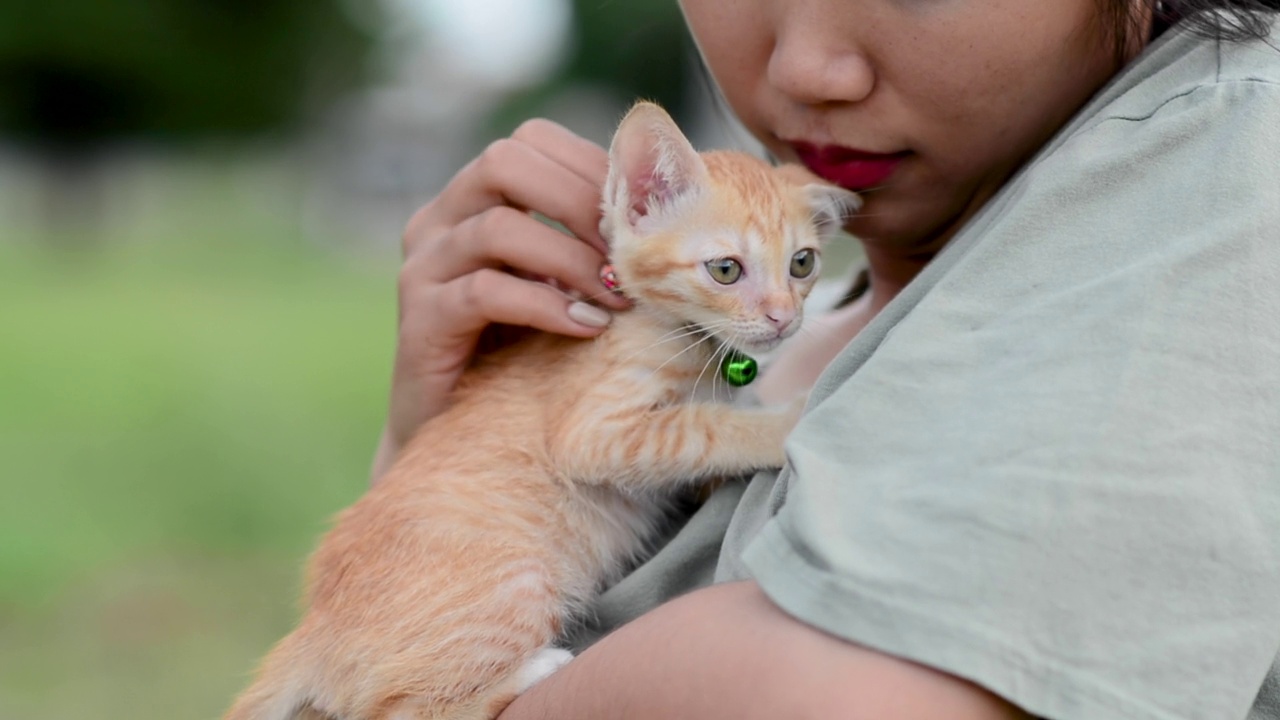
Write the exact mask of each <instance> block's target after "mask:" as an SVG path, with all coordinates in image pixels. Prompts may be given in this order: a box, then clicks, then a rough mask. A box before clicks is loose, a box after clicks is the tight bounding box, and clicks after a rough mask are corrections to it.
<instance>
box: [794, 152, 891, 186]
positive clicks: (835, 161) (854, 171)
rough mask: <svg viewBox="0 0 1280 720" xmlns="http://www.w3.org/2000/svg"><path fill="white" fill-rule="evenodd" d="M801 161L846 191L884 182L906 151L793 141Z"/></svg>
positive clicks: (818, 174) (821, 176) (816, 173)
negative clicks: (869, 150) (878, 151)
mask: <svg viewBox="0 0 1280 720" xmlns="http://www.w3.org/2000/svg"><path fill="white" fill-rule="evenodd" d="M791 147H792V148H794V149H795V151H796V155H798V156H799V157H800V162H802V163H804V166H805V167H807V168H809V170H811V171H813V173H814V174H815V175H817V176H818V177H820V178H822V179H823V180H826V181H828V182H832V183H835V184H836V185H839V186H840V187H842V188H845V189H846V190H853V191H862V190H870V189H871V188H874V187H877V186H879V185H883V184H884V183H885V181H886V180H888V179H889V177H890V176H892V175H893V172H894V171H895V170H897V169H898V166H899V165H900V164H902V161H903V160H904V159H906V157H907V155H909V154H910V153H909V152H900V153H892V154H885V153H873V152H867V151H865V150H857V149H854V148H847V147H844V146H842V145H814V144H812V143H806V142H793V143H791Z"/></svg>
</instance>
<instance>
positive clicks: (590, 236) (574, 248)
mask: <svg viewBox="0 0 1280 720" xmlns="http://www.w3.org/2000/svg"><path fill="white" fill-rule="evenodd" d="M607 170H608V155H607V153H606V152H605V150H604V149H603V148H601V147H599V146H597V145H595V144H594V143H591V142H589V141H587V140H584V139H583V138H580V137H578V136H576V135H574V134H573V133H571V132H569V131H568V130H566V129H565V128H563V127H561V126H559V125H556V124H555V123H552V122H549V121H546V120H531V121H529V122H526V123H524V124H523V125H521V126H520V128H519V129H517V130H516V131H515V133H513V134H512V136H511V137H510V138H504V139H502V140H498V141H496V142H494V143H492V144H491V145H489V147H488V148H486V149H485V150H484V151H483V152H482V153H481V154H480V155H479V156H478V157H476V158H475V159H474V160H472V161H471V162H470V163H468V164H467V165H466V166H465V167H463V168H462V169H461V170H460V171H458V174H457V175H455V176H454V177H453V179H452V180H451V181H450V182H449V184H448V185H447V186H446V187H445V188H444V190H442V191H441V192H440V194H439V195H438V196H436V198H435V199H433V200H431V201H430V202H428V203H427V204H426V205H425V206H424V207H423V208H422V209H420V210H419V211H418V212H417V213H415V214H414V216H413V218H412V219H411V220H410V221H409V225H408V227H407V228H406V230H405V234H404V258H405V259H404V265H403V267H402V269H401V271H400V281H399V311H400V312H399V332H398V338H397V347H396V356H395V367H394V371H393V375H392V381H391V398H390V409H389V412H388V417H387V425H386V428H385V430H384V432H383V437H382V441H381V444H380V446H379V448H378V455H377V459H376V460H375V462H374V469H373V478H374V479H375V480H376V479H377V478H378V477H380V476H381V475H382V473H383V472H384V471H385V470H386V469H387V468H388V467H389V466H390V463H391V461H392V460H393V459H394V457H395V455H396V454H397V453H398V452H399V450H400V448H402V447H403V446H404V443H405V442H407V441H408V439H409V437H410V436H411V435H412V434H413V432H414V431H415V430H417V428H418V427H419V426H421V425H422V423H424V422H426V421H427V420H428V419H430V418H431V417H433V416H435V415H436V414H437V413H439V412H440V411H441V410H442V409H444V405H445V403H446V401H447V398H448V395H449V392H450V391H451V390H452V389H453V387H454V384H455V383H456V382H457V380H458V377H459V376H460V375H461V374H462V371H463V370H464V369H465V368H466V367H467V365H468V363H470V361H471V358H472V356H473V355H474V354H475V352H476V348H477V344H478V343H479V342H480V341H481V337H482V335H483V336H484V340H485V343H484V345H485V349H490V346H491V345H501V344H503V343H504V342H509V340H510V338H511V336H512V334H513V333H512V332H511V331H513V330H515V331H517V334H518V331H519V330H521V329H527V328H536V329H539V330H545V331H548V332H554V333H561V334H564V335H572V336H576V337H591V336H594V335H597V334H599V333H600V332H601V331H602V330H603V328H604V327H605V326H606V325H607V324H608V322H609V315H608V313H606V312H604V311H603V310H601V309H599V308H596V307H594V306H591V305H588V304H586V303H583V302H577V301H575V300H574V299H573V298H572V297H570V296H569V295H568V294H566V292H565V290H573V291H577V292H578V293H580V294H581V295H582V296H584V297H586V298H589V299H598V300H599V301H600V302H601V303H602V304H604V305H605V306H607V307H610V308H613V309H622V308H624V307H626V302H625V301H624V300H622V299H621V298H619V297H617V296H615V295H613V294H612V293H610V292H608V291H607V290H606V289H605V287H604V286H603V285H602V284H601V282H600V279H599V269H600V266H601V264H602V263H604V261H605V253H606V248H605V243H604V240H603V239H601V237H600V234H599V230H598V225H599V221H600V208H599V206H600V192H601V188H602V187H603V185H604V180H605V176H606V173H607ZM531 213H538V214H540V215H543V216H545V217H547V218H550V219H552V220H555V221H557V222H559V223H560V224H561V225H563V226H564V227H565V228H567V229H568V230H569V232H571V233H573V235H572V236H570V235H567V234H565V233H563V232H561V231H559V230H557V229H555V228H553V227H551V226H550V225H548V224H546V223H544V222H542V221H540V220H539V219H537V218H536V217H534V216H533V215H532V214H531ZM562 288H563V289H564V290H562ZM503 326H507V327H503Z"/></svg>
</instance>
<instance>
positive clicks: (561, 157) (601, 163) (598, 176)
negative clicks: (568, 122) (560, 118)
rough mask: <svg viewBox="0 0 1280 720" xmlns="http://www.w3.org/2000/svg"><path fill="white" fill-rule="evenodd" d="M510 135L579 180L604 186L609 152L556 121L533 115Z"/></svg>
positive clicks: (607, 171)
mask: <svg viewBox="0 0 1280 720" xmlns="http://www.w3.org/2000/svg"><path fill="white" fill-rule="evenodd" d="M511 137H512V138H514V139H516V140H519V141H521V142H523V143H525V144H527V145H530V146H532V147H534V148H537V149H538V150H539V151H541V152H542V153H543V154H544V155H546V156H547V157H549V158H551V159H552V160H554V161H555V162H558V163H560V164H561V165H563V166H565V167H567V168H569V169H570V170H572V171H573V172H574V173H576V174H577V175H578V176H579V177H581V178H582V179H583V180H586V181H587V182H588V183H591V184H592V185H595V186H596V187H604V181H605V178H606V176H607V175H608V174H609V153H608V151H606V150H605V149H604V148H602V147H600V146H599V145H597V144H595V143H593V142H591V141H590V140H587V139H586V138H584V137H580V136H578V135H576V134H574V133H573V132H572V131H571V130H569V129H568V128H566V127H564V126H563V125H560V124H558V123H554V122H551V121H550V120H544V119H542V118H535V119H533V120H527V121H525V122H524V123H521V125H520V127H518V128H516V131H515V132H514V133H512V134H511Z"/></svg>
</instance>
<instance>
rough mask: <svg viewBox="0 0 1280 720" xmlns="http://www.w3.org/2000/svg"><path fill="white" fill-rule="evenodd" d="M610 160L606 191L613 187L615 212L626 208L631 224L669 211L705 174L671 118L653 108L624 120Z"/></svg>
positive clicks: (634, 111) (645, 106) (645, 107)
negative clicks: (663, 211)
mask: <svg viewBox="0 0 1280 720" xmlns="http://www.w3.org/2000/svg"><path fill="white" fill-rule="evenodd" d="M609 155H610V163H611V166H610V170H609V173H610V179H609V181H608V182H607V184H606V188H607V189H609V188H612V194H611V195H610V197H611V199H612V202H614V203H616V204H615V205H614V207H626V209H627V216H628V218H629V220H630V221H631V222H632V223H634V222H635V221H637V220H639V219H640V218H642V217H645V216H647V215H649V214H650V213H651V212H653V211H654V210H655V209H658V208H666V207H669V206H670V205H671V203H672V202H673V201H674V200H675V199H676V198H677V197H679V196H680V195H681V194H683V193H685V192H686V191H688V190H689V189H690V188H692V187H693V186H695V185H696V184H698V183H699V182H700V181H701V179H702V177H703V176H704V175H705V174H706V166H705V165H704V164H703V162H702V158H701V157H699V156H698V153H697V151H696V150H694V149H693V146H692V145H690V144H689V141H688V140H687V139H685V137H684V134H683V133H681V132H680V129H679V128H678V127H676V124H675V121H673V120H672V119H671V116H669V115H667V113H666V111H664V110H662V109H661V108H659V107H658V106H656V105H652V104H649V103H641V104H639V105H637V106H636V107H635V108H634V109H632V111H631V112H630V113H628V114H627V117H626V118H624V119H623V121H622V124H621V125H620V126H619V127H618V132H617V134H616V135H615V136H614V139H613V146H612V147H611V148H610V153H609ZM624 191H625V192H624ZM624 203H625V205H624Z"/></svg>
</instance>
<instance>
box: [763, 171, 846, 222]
mask: <svg viewBox="0 0 1280 720" xmlns="http://www.w3.org/2000/svg"><path fill="white" fill-rule="evenodd" d="M774 172H776V173H777V174H778V175H779V176H780V177H782V178H783V179H784V180H786V181H787V182H789V183H791V184H792V185H795V186H796V187H798V188H800V193H801V196H802V197H803V198H804V202H805V204H806V205H808V206H809V213H810V214H811V216H812V217H813V224H814V226H815V227H817V229H818V237H819V238H820V239H822V240H828V239H830V238H831V237H832V236H833V235H835V234H836V233H838V232H840V230H841V229H842V228H844V222H845V220H847V219H848V218H849V217H850V216H852V215H853V214H854V213H856V212H857V211H858V209H859V208H861V207H862V198H860V197H858V195H857V193H854V192H852V191H850V190H845V189H844V188H842V187H838V186H836V185H832V184H830V183H827V182H823V180H822V179H821V178H819V177H818V176H817V175H814V174H813V173H811V172H809V171H808V170H807V169H806V168H804V167H802V166H800V165H790V164H788V165H779V166H778V167H776V168H774Z"/></svg>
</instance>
